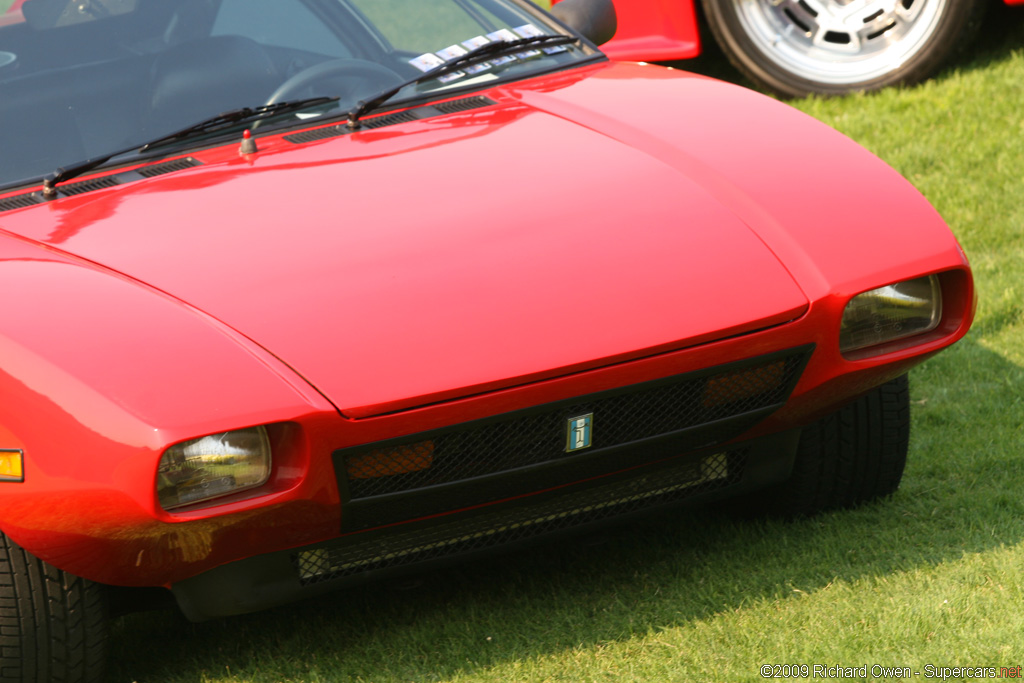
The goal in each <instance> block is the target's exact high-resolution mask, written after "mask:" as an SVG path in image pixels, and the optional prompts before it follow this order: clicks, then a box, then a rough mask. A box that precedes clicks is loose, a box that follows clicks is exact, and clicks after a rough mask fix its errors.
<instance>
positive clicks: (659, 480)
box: [292, 449, 747, 585]
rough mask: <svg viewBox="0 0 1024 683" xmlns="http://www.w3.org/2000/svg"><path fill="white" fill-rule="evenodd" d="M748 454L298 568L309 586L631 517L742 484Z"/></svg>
mask: <svg viewBox="0 0 1024 683" xmlns="http://www.w3.org/2000/svg"><path fill="white" fill-rule="evenodd" d="M746 461H747V451H746V450H745V449H741V450H736V451H730V452H723V453H714V454H711V455H704V456H700V457H692V456H690V457H682V458H678V459H676V460H674V461H672V462H670V463H668V464H664V465H661V466H658V467H655V468H651V467H645V468H641V469H639V470H636V471H635V472H634V473H633V474H632V476H627V477H625V478H621V477H620V478H616V479H615V481H609V482H606V483H597V484H596V485H593V486H589V487H588V488H583V489H581V490H573V489H572V488H570V489H569V490H560V491H555V492H553V495H550V496H541V495H538V496H528V497H526V498H524V499H520V500H518V501H512V502H510V503H506V504H500V505H496V506H493V507H491V508H484V509H483V510H480V511H473V512H471V513H469V514H468V515H458V516H453V519H451V520H447V521H445V520H444V519H443V518H442V519H441V520H440V521H438V520H432V521H431V522H430V523H427V524H426V525H424V526H416V527H415V528H406V526H405V525H403V526H398V527H392V528H390V529H385V530H378V531H376V532H366V533H357V534H352V535H349V536H346V537H343V538H341V539H339V540H338V541H336V542H334V543H332V544H331V545H328V546H323V547H320V548H314V549H309V550H302V551H299V552H297V553H295V554H294V555H293V556H292V562H293V564H294V566H295V570H296V571H297V573H298V576H299V580H300V582H301V583H302V584H303V585H311V584H316V583H321V582H324V581H330V580H334V579H340V578H343V577H348V576H352V575H355V574H360V573H363V572H369V571H374V570H380V569H390V568H393V567H400V566H405V565H412V564H416V563H420V562H426V561H429V560H435V559H440V558H444V557H451V556H455V555H461V554H468V553H473V552H476V551H480V550H484V549H487V548H489V547H497V546H501V545H507V544H510V543H516V542H519V541H524V540H527V539H531V538H537V537H540V536H543V535H545V534H548V533H552V532H556V531H561V530H567V529H572V528H574V527H580V526H583V525H585V524H588V523H591V522H596V521H600V520H606V519H611V518H614V517H619V516H625V515H628V514H630V513H634V512H639V511H641V510H644V509H649V508H654V507H657V506H659V505H662V504H665V503H670V502H675V501H679V500H683V499H686V498H688V497H691V496H694V495H696V494H698V493H702V492H707V491H711V490H714V489H719V488H725V487H727V486H730V485H732V484H735V483H737V482H739V481H740V479H741V478H742V476H743V470H744V467H745V465H746Z"/></svg>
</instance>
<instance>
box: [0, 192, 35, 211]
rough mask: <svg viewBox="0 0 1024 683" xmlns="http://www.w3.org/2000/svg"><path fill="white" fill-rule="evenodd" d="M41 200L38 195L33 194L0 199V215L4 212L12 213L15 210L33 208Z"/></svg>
mask: <svg viewBox="0 0 1024 683" xmlns="http://www.w3.org/2000/svg"><path fill="white" fill-rule="evenodd" d="M42 201H43V200H42V199H40V198H39V195H38V194H36V193H35V192H30V193H28V194H19V195H15V196H13V197H7V198H6V199H0V213H3V212H4V211H14V210H15V209H24V208H25V207H26V206H33V205H34V204H39V203H40V202H42Z"/></svg>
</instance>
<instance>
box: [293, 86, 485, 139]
mask: <svg viewBox="0 0 1024 683" xmlns="http://www.w3.org/2000/svg"><path fill="white" fill-rule="evenodd" d="M492 104H497V102H495V101H494V100H492V99H491V98H489V97H482V96H474V97H464V98H462V99H460V100H451V101H450V102H441V103H440V104H434V105H429V106H424V107H417V108H416V109H409V110H407V111H400V112H396V113H393V114H384V115H383V116H373V117H370V118H367V119H360V121H359V124H360V127H361V128H362V129H364V130H367V129H368V130H373V129H375V128H384V127H385V126H394V125H397V124H399V123H409V122H411V121H422V120H423V119H431V118H434V117H436V116H444V115H445V114H459V113H462V112H465V111H472V110H473V109H480V108H481V107H489V106H491V105H492ZM351 132H352V131H351V130H350V129H349V128H348V126H347V125H346V124H344V123H341V124H338V125H336V126H327V127H326V128H316V129H314V130H305V131H302V132H301V133H294V134H292V135H285V136H284V139H285V140H287V141H288V142H292V143H295V144H297V145H300V144H303V143H306V142H316V141H317V140H326V139H328V138H336V137H338V136H339V135H347V134H348V133H351Z"/></svg>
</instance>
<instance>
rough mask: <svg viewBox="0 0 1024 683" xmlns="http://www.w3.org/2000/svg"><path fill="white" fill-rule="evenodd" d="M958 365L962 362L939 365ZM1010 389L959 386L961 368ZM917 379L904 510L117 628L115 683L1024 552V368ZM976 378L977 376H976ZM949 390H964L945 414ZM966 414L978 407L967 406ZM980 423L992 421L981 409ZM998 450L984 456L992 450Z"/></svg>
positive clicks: (220, 674) (587, 546)
mask: <svg viewBox="0 0 1024 683" xmlns="http://www.w3.org/2000/svg"><path fill="white" fill-rule="evenodd" d="M941 360H944V361H945V363H948V366H943V365H940V364H937V362H938V361H941ZM965 366H969V369H970V375H971V376H975V377H977V378H1000V379H1001V380H1003V381H999V382H991V383H986V382H984V381H979V382H978V383H977V384H972V385H969V386H966V385H967V382H964V384H965V387H964V392H965V393H964V395H961V394H960V392H961V389H960V387H959V385H958V386H956V387H951V386H949V379H948V377H949V376H950V375H951V374H955V372H953V370H952V368H956V367H961V368H963V367H965ZM920 374H921V376H922V379H921V381H918V380H917V379H915V377H914V376H912V378H911V379H912V393H913V396H914V401H915V403H917V404H918V405H917V406H916V407H915V410H916V411H917V412H916V414H915V429H916V430H917V434H918V435H919V436H917V437H915V440H914V443H913V445H912V449H911V462H910V465H909V467H908V472H907V476H906V477H905V480H904V484H903V486H902V488H901V489H900V491H899V492H898V493H897V494H896V495H895V497H894V498H892V499H890V500H886V501H882V502H879V503H875V504H871V505H866V506H863V507H861V508H858V509H855V510H850V511H844V512H837V513H831V514H827V515H822V516H819V517H816V518H813V519H804V520H797V521H790V522H786V521H780V520H749V519H741V518H737V517H734V516H730V515H728V514H724V513H721V512H716V511H712V510H703V509H701V510H676V511H672V512H669V513H663V514H660V515H658V516H655V517H651V518H648V519H644V520H643V521H641V522H639V523H634V524H631V525H629V526H628V527H623V528H620V529H617V530H615V531H614V532H611V533H608V534H604V535H601V536H590V537H584V538H580V539H576V540H573V541H571V542H568V543H566V542H563V543H560V544H559V545H557V546H551V545H549V546H541V547H539V548H536V549H534V550H533V551H531V552H528V553H520V554H518V555H515V556H512V557H505V558H501V559H493V560H488V561H477V562H472V563H468V564H463V565H460V566H458V567H456V568H454V569H451V570H448V571H444V572H436V573H431V574H427V575H422V576H419V577H416V579H414V580H410V581H408V582H406V583H405V584H395V583H387V584H378V585H368V586H366V587H364V588H363V589H361V590H348V591H344V592H340V593H337V594H334V595H332V596H330V597H328V598H326V599H323V600H320V601H318V602H316V603H303V604H299V605H295V606H291V607H288V608H282V609H278V610H274V611H272V612H267V613H263V614H257V615H249V616H245V617H238V618H234V619H225V620H220V621H216V622H210V623H205V624H189V623H187V622H185V621H184V620H183V619H182V618H181V617H179V616H177V614H176V613H172V612H168V613H152V614H144V615H134V616H132V617H129V618H127V619H125V620H123V621H122V622H120V623H119V625H118V628H117V632H116V637H115V647H114V652H113V660H114V663H113V666H112V671H111V678H110V680H111V681H115V682H118V683H119V682H122V681H123V682H126V683H127V682H129V681H138V682H139V683H147V682H149V681H160V682H161V683H164V682H170V681H199V680H202V681H218V680H231V681H234V680H245V681H250V680H252V681H278V680H289V681H296V682H298V681H321V680H331V681H334V680H369V681H390V680H403V681H410V680H412V681H428V680H438V679H444V678H448V677H452V676H455V675H459V674H465V675H472V673H473V672H478V671H483V670H485V669H487V668H489V667H492V666H496V665H501V664H504V663H509V662H517V661H525V660H527V659H533V658H539V657H544V656H546V655H551V654H558V653H564V652H566V651H571V650H573V649H574V648H581V647H582V648H592V647H595V646H599V645H600V644H602V643H608V642H614V641H621V640H625V639H628V638H630V637H633V636H635V635H637V634H640V635H643V634H646V633H651V632H658V631H660V630H663V629H668V628H674V627H679V626H684V625H687V624H690V623H693V622H694V621H696V620H700V619H703V618H706V617H710V616H711V615H715V614H720V613H727V612H731V611H735V610H737V609H741V608H743V607H744V606H747V605H751V604H754V603H757V602H760V601H765V600H775V599H785V598H789V597H792V592H793V589H794V588H799V590H800V591H802V592H804V593H812V592H816V591H819V590H821V589H823V588H825V587H826V586H827V585H828V584H830V583H832V582H834V581H836V580H841V581H845V582H856V581H858V580H860V579H865V578H873V577H886V576H891V575H898V574H901V573H903V572H912V571H915V570H917V569H920V568H922V567H926V568H927V567H934V566H936V565H939V564H940V563H944V562H950V561H955V560H958V559H959V558H961V557H962V556H963V554H964V553H982V552H985V551H988V550H992V549H995V548H999V547H1003V546H1014V545H1016V544H1018V543H1021V541H1024V514H1022V513H1024V503H1022V502H1021V499H1020V496H1019V491H1020V490H1022V489H1024V462H1022V461H1021V460H1020V458H1019V457H1018V455H1017V453H1016V449H1015V448H1014V447H1013V446H1012V444H1013V439H1014V433H1013V432H1014V430H1015V429H1016V430H1019V429H1020V426H1019V425H1013V424H1011V422H1012V421H1010V420H1006V419H1001V417H1000V416H999V415H992V414H991V411H990V409H989V413H988V417H987V419H984V418H983V417H981V416H982V415H984V414H985V410H986V409H985V407H984V406H985V404H986V402H987V405H988V406H990V407H991V405H993V404H995V405H999V404H1000V403H1005V402H1006V400H1007V399H1009V398H1010V397H1009V396H1006V395H1003V392H1010V391H1015V390H1014V389H1012V388H1008V387H1013V386H1016V387H1020V386H1021V384H1022V383H1024V369H1022V368H1020V367H1017V366H1015V365H1013V364H1011V363H1008V362H1006V361H1005V360H1004V359H1003V358H1001V357H1000V356H998V355H996V354H994V353H992V352H990V351H987V350H985V349H984V348H982V347H981V346H979V345H978V344H975V343H973V342H972V341H970V340H968V341H965V342H961V344H960V345H959V346H958V347H957V348H956V349H955V350H953V351H950V352H947V353H946V354H944V355H942V356H939V357H938V358H937V359H935V360H933V361H931V362H930V363H929V364H927V365H926V366H924V368H923V369H921V370H920ZM968 381H969V380H968ZM942 392H951V393H948V394H947V395H946V397H945V399H944V400H939V395H940V393H942ZM968 404H970V406H974V407H968V408H967V409H965V406H968ZM975 410H976V411H978V412H977V413H976V412H974V411H975ZM979 438H981V439H984V440H986V441H987V442H988V443H991V444H994V446H993V447H992V448H988V449H978V448H977V446H976V443H977V442H978V439H979Z"/></svg>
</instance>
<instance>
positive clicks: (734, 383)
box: [703, 360, 786, 408]
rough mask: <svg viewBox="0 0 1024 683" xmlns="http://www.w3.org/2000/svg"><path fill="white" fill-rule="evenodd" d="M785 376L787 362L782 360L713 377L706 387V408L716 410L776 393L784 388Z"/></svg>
mask: <svg viewBox="0 0 1024 683" xmlns="http://www.w3.org/2000/svg"><path fill="white" fill-rule="evenodd" d="M785 375H786V361H782V360H780V361H776V362H775V363H769V364H768V365H762V366H760V367H756V368H747V369H746V370H737V371H735V372H728V373H726V374H724V375H719V376H717V377H712V378H711V379H709V380H708V382H707V384H706V385H704V401H703V403H704V407H705V408H714V407H715V406H721V405H725V404H726V403H735V402H736V401H742V400H744V399H748V398H753V397H754V396H760V395H761V394H763V393H765V392H768V391H774V390H776V389H778V388H779V387H780V386H782V382H783V379H784V378H785Z"/></svg>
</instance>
